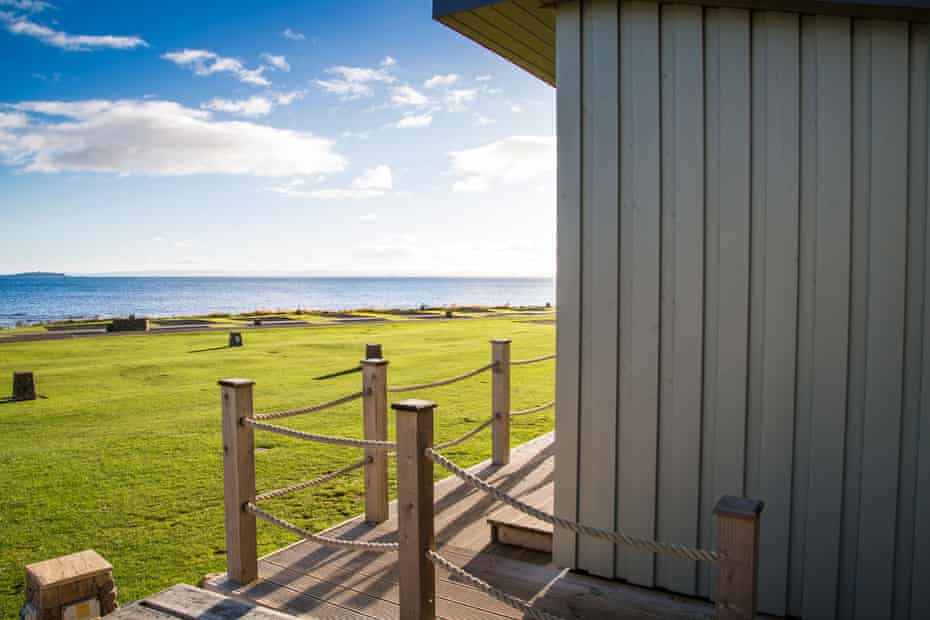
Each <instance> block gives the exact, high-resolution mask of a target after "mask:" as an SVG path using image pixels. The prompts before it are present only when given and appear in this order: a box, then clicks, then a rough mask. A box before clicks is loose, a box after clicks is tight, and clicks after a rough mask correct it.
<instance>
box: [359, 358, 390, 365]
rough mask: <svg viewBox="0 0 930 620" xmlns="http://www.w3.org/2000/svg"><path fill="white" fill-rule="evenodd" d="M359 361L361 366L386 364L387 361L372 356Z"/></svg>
mask: <svg viewBox="0 0 930 620" xmlns="http://www.w3.org/2000/svg"><path fill="white" fill-rule="evenodd" d="M359 363H360V364H361V365H362V366H387V363H388V361H387V360H383V359H380V358H374V359H370V360H361V361H360V362H359Z"/></svg>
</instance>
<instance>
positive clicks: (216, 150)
mask: <svg viewBox="0 0 930 620" xmlns="http://www.w3.org/2000/svg"><path fill="white" fill-rule="evenodd" d="M10 107H12V108H13V109H14V110H16V112H18V113H20V114H28V115H29V116H30V122H29V123H28V125H26V126H22V125H21V123H20V125H19V126H18V127H16V126H14V127H12V128H3V129H0V153H2V154H3V159H4V160H5V161H6V163H7V164H9V165H12V166H15V167H17V168H19V169H20V170H22V171H26V172H45V173H53V172H62V171H88V172H107V173H115V174H120V175H130V174H146V175H191V174H243V175H254V176H263V177H284V176H287V177H301V176H317V175H321V174H329V173H334V172H339V171H341V170H342V169H344V168H345V165H346V159H345V158H344V157H343V156H341V155H339V154H338V153H336V152H334V151H333V143H332V141H331V140H327V139H324V138H319V137H316V136H314V135H312V134H310V133H305V132H298V131H291V130H284V129H276V128H274V127H269V126H267V125H260V124H256V123H251V122H244V121H224V122H220V121H215V120H213V118H212V116H211V114H210V112H208V111H205V110H195V109H191V108H186V107H184V106H182V105H181V104H179V103H176V102H173V101H140V100H122V101H106V100H96V101H94V100H91V101H77V102H61V101H32V102H24V103H19V104H14V105H12V106H10ZM6 116H7V115H5V116H4V117H6ZM20 120H21V119H20Z"/></svg>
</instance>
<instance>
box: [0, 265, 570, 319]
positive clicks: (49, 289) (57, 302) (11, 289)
mask: <svg viewBox="0 0 930 620" xmlns="http://www.w3.org/2000/svg"><path fill="white" fill-rule="evenodd" d="M554 286H555V280H554V278H551V277H535V278H520V277H426V276H424V277H390V276H375V277H364V276H348V277H336V276H313V277H310V276H308V277H296V276H225V275H224V276H115V275H105V276H103V275H101V276H63V277H62V276H53V275H39V276H34V275H26V276H5V277H0V327H15V326H16V325H24V324H25V325H28V324H36V323H45V322H50V321H61V320H76V319H98V318H99V319H106V318H112V317H119V316H128V315H130V314H135V315H137V316H147V317H171V316H192V315H203V314H211V313H241V312H252V311H254V310H271V311H279V310H282V311H283V310H295V309H298V308H300V309H303V310H352V309H358V308H401V309H404V308H417V307H419V306H420V305H426V306H453V305H455V306H472V305H487V306H491V305H495V306H496V305H513V306H524V305H545V304H546V303H554V302H555V289H554Z"/></svg>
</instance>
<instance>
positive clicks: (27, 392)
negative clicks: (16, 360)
mask: <svg viewBox="0 0 930 620" xmlns="http://www.w3.org/2000/svg"><path fill="white" fill-rule="evenodd" d="M35 399H36V379H35V376H34V375H33V374H32V373H31V372H14V373H13V400H35Z"/></svg>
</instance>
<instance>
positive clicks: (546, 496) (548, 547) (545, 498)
mask: <svg viewBox="0 0 930 620" xmlns="http://www.w3.org/2000/svg"><path fill="white" fill-rule="evenodd" d="M523 501H525V502H527V503H528V504H530V505H531V506H534V507H536V508H539V509H540V510H542V511H544V512H549V513H551V512H552V508H553V502H552V492H551V489H549V488H544V489H541V490H540V491H538V492H536V493H530V494H528V495H527V496H526V497H524V498H523ZM487 522H488V525H489V526H491V542H495V543H502V544H505V545H513V546H515V547H522V548H524V549H532V550H533V551H542V552H543V553H552V526H551V525H550V524H548V523H545V522H543V521H540V520H539V519H535V518H533V517H531V516H529V515H527V514H525V513H523V512H520V511H519V510H517V509H515V508H511V507H510V506H504V507H503V508H501V509H499V510H496V511H494V512H493V513H491V514H490V515H488V517H487Z"/></svg>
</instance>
